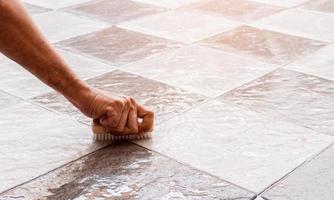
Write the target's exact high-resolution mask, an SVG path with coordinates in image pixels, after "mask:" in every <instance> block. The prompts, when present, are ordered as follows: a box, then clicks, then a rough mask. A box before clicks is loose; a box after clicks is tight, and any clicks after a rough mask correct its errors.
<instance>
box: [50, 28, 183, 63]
mask: <svg viewBox="0 0 334 200" xmlns="http://www.w3.org/2000/svg"><path fill="white" fill-rule="evenodd" d="M57 45H58V46H59V47H60V48H63V49H67V50H69V51H74V52H76V53H84V54H87V55H89V56H95V57H97V58H100V59H103V60H106V61H109V62H110V63H111V64H112V65H116V66H120V65H124V64H127V63H130V62H134V61H137V60H140V59H142V58H145V57H147V56H150V55H152V54H156V53H160V52H162V51H164V50H166V49H173V48H178V47H180V46H182V45H181V44H180V43H175V42H171V41H168V40H165V39H161V38H157V37H154V36H149V35H145V34H141V33H137V32H133V31H128V30H125V29H121V28H117V27H111V28H108V29H105V30H103V31H99V32H95V33H92V34H88V35H84V36H79V37H76V38H72V39H69V40H65V41H62V42H60V43H58V44H57Z"/></svg>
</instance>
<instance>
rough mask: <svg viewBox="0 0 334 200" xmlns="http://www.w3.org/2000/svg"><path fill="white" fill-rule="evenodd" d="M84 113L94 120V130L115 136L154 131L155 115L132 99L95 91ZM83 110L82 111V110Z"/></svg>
mask: <svg viewBox="0 0 334 200" xmlns="http://www.w3.org/2000/svg"><path fill="white" fill-rule="evenodd" d="M90 96H91V97H90V102H91V103H90V105H89V106H88V108H87V109H84V110H86V111H85V112H84V114H86V115H87V116H89V117H91V118H93V129H94V131H95V130H96V131H97V132H102V133H105V132H108V133H112V134H114V135H124V134H125V135H132V134H140V133H142V132H148V131H151V130H152V129H153V123H154V113H153V112H151V111H149V110H147V109H146V108H145V107H144V106H142V105H140V104H139V103H137V102H136V101H135V100H134V99H133V98H131V97H121V96H118V95H114V94H108V93H106V92H103V91H100V90H94V95H90ZM80 110H82V109H80ZM139 119H141V120H139Z"/></svg>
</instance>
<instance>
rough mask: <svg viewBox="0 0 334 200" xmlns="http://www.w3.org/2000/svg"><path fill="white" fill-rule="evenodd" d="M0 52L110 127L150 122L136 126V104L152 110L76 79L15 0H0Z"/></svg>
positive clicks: (119, 128) (146, 126)
mask: <svg viewBox="0 0 334 200" xmlns="http://www.w3.org/2000/svg"><path fill="white" fill-rule="evenodd" d="M0 52H2V53H4V54H5V55H6V56H7V57H9V58H11V59H12V60H14V61H15V62H17V63H18V64H20V65H21V66H23V67H24V68H26V69H27V70H29V71H30V72H31V73H32V74H34V75H35V76H36V77H38V78H39V79H40V80H41V81H43V82H44V83H45V84H47V85H48V86H50V87H52V88H53V89H55V90H57V91H58V92H60V93H61V94H63V95H64V96H65V97H66V98H67V99H68V100H69V101H70V102H71V103H72V104H73V105H74V106H76V107H77V108H78V109H79V110H80V111H81V112H82V113H83V114H85V115H87V116H89V117H91V118H94V119H99V121H100V123H101V124H102V125H104V126H105V127H107V128H109V129H111V130H115V131H116V132H119V133H123V132H127V133H134V132H138V128H139V129H143V130H144V131H145V130H146V129H150V128H151V127H152V125H153V124H152V123H153V120H146V122H145V123H146V124H145V123H144V124H143V127H142V128H140V127H138V124H137V121H138V120H137V106H138V107H139V111H141V112H140V113H139V112H138V116H147V115H150V116H151V118H152V117H153V113H152V112H150V111H147V110H146V109H144V108H143V107H142V106H141V105H137V103H136V102H135V101H134V100H133V99H131V98H119V97H117V96H114V95H106V94H104V92H102V91H99V90H96V89H94V88H91V87H89V86H88V85H87V84H86V83H85V82H84V81H82V80H80V79H79V78H78V76H77V75H75V74H74V72H73V71H72V70H71V69H70V67H69V66H68V65H67V64H66V62H65V61H64V60H63V59H62V58H61V57H60V56H59V55H58V54H57V53H56V51H55V49H54V48H53V47H52V46H51V44H50V43H49V42H48V41H47V40H46V38H45V37H44V36H43V35H42V33H41V32H40V31H39V29H38V28H37V26H36V25H35V24H34V23H33V21H32V19H31V17H30V16H29V14H28V13H27V11H26V10H25V8H24V7H23V6H22V4H21V2H20V1H19V0H0ZM133 109H136V110H135V112H134V110H133Z"/></svg>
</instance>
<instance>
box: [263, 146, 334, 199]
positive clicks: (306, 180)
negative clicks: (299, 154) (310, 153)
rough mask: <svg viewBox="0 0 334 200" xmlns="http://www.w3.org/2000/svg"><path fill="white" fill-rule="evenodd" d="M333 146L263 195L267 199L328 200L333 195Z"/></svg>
mask: <svg viewBox="0 0 334 200" xmlns="http://www.w3.org/2000/svg"><path fill="white" fill-rule="evenodd" d="M333 174H334V147H333V146H332V147H331V148H329V149H327V150H326V151H325V152H323V153H322V154H320V155H319V156H318V157H317V158H315V159H314V160H312V161H311V162H309V163H307V164H305V165H304V166H302V167H300V168H298V169H297V170H295V171H294V172H293V173H292V174H290V175H289V176H288V177H287V178H286V179H284V180H282V181H280V182H279V183H278V184H276V185H275V186H274V187H273V188H272V189H270V190H269V191H267V192H266V193H265V194H264V195H263V196H264V197H265V198H266V199H268V200H288V199H294V200H313V199H317V200H328V199H332V198H333V196H334V191H333V184H332V183H333V182H334V176H333Z"/></svg>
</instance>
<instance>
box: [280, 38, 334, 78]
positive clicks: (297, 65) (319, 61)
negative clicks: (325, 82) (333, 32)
mask: <svg viewBox="0 0 334 200" xmlns="http://www.w3.org/2000/svg"><path fill="white" fill-rule="evenodd" d="M333 66H334V45H333V44H332V45H329V46H327V47H324V48H322V49H320V50H319V51H317V52H315V53H314V54H311V55H309V56H306V57H304V58H302V59H299V60H297V61H295V62H293V63H291V64H290V65H288V66H286V68H287V69H292V70H296V71H300V72H303V73H307V74H312V75H315V76H319V77H321V78H325V79H329V80H333V81H334V70H333V69H334V67H333Z"/></svg>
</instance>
